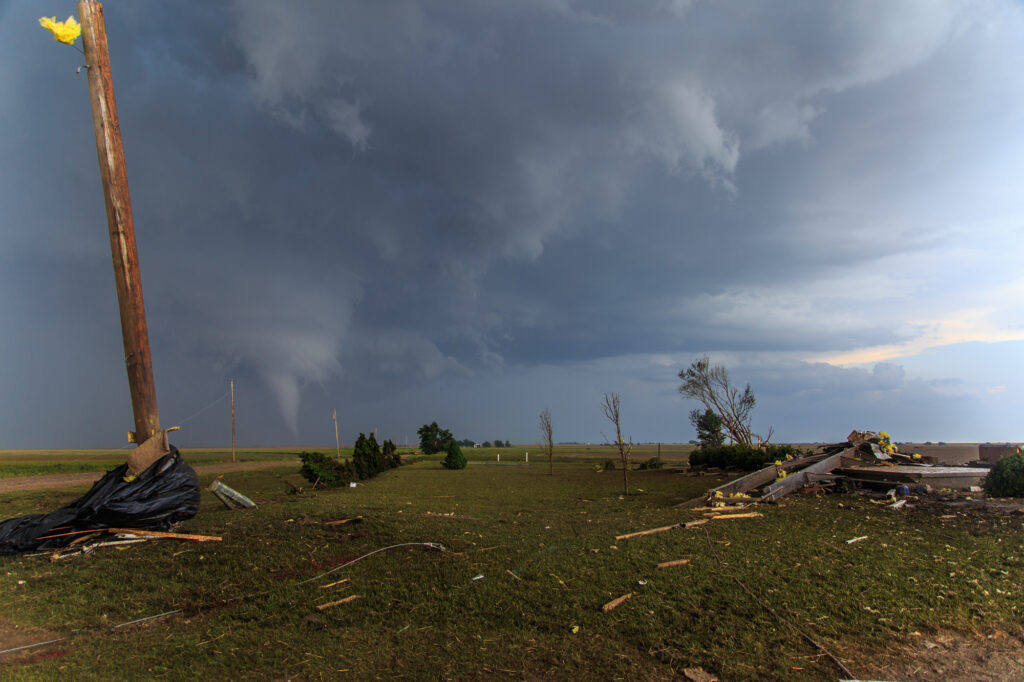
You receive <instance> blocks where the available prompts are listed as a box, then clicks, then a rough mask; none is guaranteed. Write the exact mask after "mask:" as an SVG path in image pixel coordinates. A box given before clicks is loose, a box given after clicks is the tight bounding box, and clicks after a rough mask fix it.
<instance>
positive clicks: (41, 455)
mask: <svg viewBox="0 0 1024 682" xmlns="http://www.w3.org/2000/svg"><path fill="white" fill-rule="evenodd" d="M693 448H694V446H692V445H685V444H683V445H680V444H672V445H669V444H665V445H662V446H661V458H662V460H663V461H664V462H665V463H666V464H674V465H678V464H685V463H686V461H687V457H689V454H690V451H692V450H693ZM303 450H310V451H317V452H323V453H326V454H335V452H336V449H335V448H333V447H327V448H314V447H310V448H298V447H295V448H279V447H269V448H245V449H236V451H235V458H236V461H238V462H274V461H282V460H288V459H292V458H296V459H297V457H298V454H299V453H300V452H302V451H303ZM398 451H399V453H401V454H403V455H411V454H413V453H415V452H417V449H416V448H413V447H399V448H398ZM181 452H182V455H183V456H184V457H185V459H186V460H187V461H188V462H189V463H190V464H196V465H198V464H220V463H224V462H230V461H231V448H194V449H192V448H185V449H183V450H182V451H181ZM463 452H464V453H465V455H466V459H468V460H469V461H471V462H473V461H476V462H486V461H497V460H498V457H499V456H500V458H501V460H502V461H504V462H506V463H511V462H516V461H519V462H523V461H525V460H526V459H527V454H529V459H530V460H531V461H532V462H534V463H539V462H540V461H541V459H543V458H544V457H546V455H544V453H543V452H542V450H541V446H539V445H514V446H512V447H510V448H463ZM128 453H129V450H128V449H123V450H0V478H11V477H16V476H42V475H47V474H75V473H84V472H92V471H108V470H110V469H113V468H114V467H116V466H118V465H120V464H123V463H124V461H125V458H126V457H127V456H128ZM657 455H658V446H657V445H636V446H634V447H633V454H632V457H631V460H632V461H633V462H634V463H639V462H642V461H644V460H647V459H649V458H651V457H656V456H657ZM341 456H342V457H344V458H348V457H351V456H352V448H351V447H343V448H341ZM555 458H556V459H573V460H579V459H584V460H593V461H594V462H597V463H600V462H604V461H605V460H607V459H612V460H615V461H616V462H617V461H618V459H619V454H618V452H617V451H616V450H615V449H614V447H612V446H610V445H557V446H555ZM545 461H546V460H545Z"/></svg>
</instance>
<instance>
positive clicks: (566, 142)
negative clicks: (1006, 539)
mask: <svg viewBox="0 0 1024 682" xmlns="http://www.w3.org/2000/svg"><path fill="white" fill-rule="evenodd" d="M105 9H106V18H107V27H108V34H109V43H110V49H111V62H112V71H113V75H114V82H115V87H116V89H117V96H118V106H119V113H120V119H121V126H122V133H123V135H124V141H125V149H126V156H127V165H128V176H129V181H130V184H131V190H132V200H133V206H134V212H135V222H136V229H137V233H138V242H139V249H140V257H141V261H142V272H143V283H144V288H145V293H146V303H147V312H148V316H149V324H150V334H151V338H152V343H153V357H154V366H155V372H156V382H157V389H158V397H159V399H160V405H161V415H162V420H163V421H164V422H165V423H167V424H173V423H177V421H184V422H185V423H184V424H183V426H184V427H185V428H184V429H183V431H182V432H181V438H180V439H179V440H180V441H181V443H182V444H183V445H190V444H191V445H195V444H211V445H213V444H223V443H224V442H225V440H226V438H227V431H226V427H225V420H224V419H223V412H224V410H223V409H221V408H222V407H223V405H222V402H223V396H224V392H225V390H226V385H227V382H228V380H229V379H232V378H233V379H235V380H236V385H237V386H238V391H239V415H240V431H239V432H240V436H241V440H242V441H243V442H245V443H249V444H253V445H256V444H285V443H309V444H316V443H319V442H328V441H329V440H330V438H331V437H332V436H333V431H332V427H331V425H330V420H329V416H330V414H331V410H332V409H334V408H335V407H336V408H337V409H338V411H339V415H343V423H344V424H345V427H346V429H348V430H347V431H346V433H347V434H348V435H350V436H354V433H353V431H354V432H358V431H369V430H372V429H375V428H379V429H380V430H381V433H382V435H384V436H385V437H388V436H390V437H394V438H396V439H397V440H399V441H400V442H401V441H402V439H403V438H404V437H405V436H407V435H408V434H411V433H414V431H415V428H416V427H417V426H418V425H419V424H422V423H424V422H428V421H432V420H435V419H437V420H438V421H440V422H443V423H445V424H446V425H450V427H452V428H453V429H454V430H455V431H456V433H457V434H458V435H459V436H460V437H463V436H465V437H471V438H477V439H480V440H483V439H493V438H502V439H505V438H511V439H513V440H517V441H524V442H529V441H532V440H534V439H536V438H537V433H536V430H537V427H536V414H537V413H538V412H539V411H540V410H541V409H543V408H544V407H549V408H550V409H551V412H552V415H553V416H554V418H555V426H556V433H555V437H556V440H599V439H600V434H599V430H600V428H603V426H602V425H601V424H600V414H599V412H598V410H597V404H598V402H599V399H600V395H601V393H602V392H604V391H618V392H620V393H621V394H622V395H623V406H624V412H625V414H626V415H629V414H631V413H632V416H633V418H634V419H635V426H634V427H633V428H634V429H635V430H634V431H633V436H634V438H635V439H637V440H664V441H669V440H687V439H688V438H690V437H692V430H691V429H690V427H689V425H688V424H687V423H686V413H687V411H688V409H689V407H690V406H688V405H686V404H684V403H683V402H682V400H681V399H680V398H679V397H678V395H677V394H676V392H675V385H676V384H677V383H678V381H677V379H676V373H677V372H678V371H679V369H680V368H681V367H684V366H686V365H687V364H689V362H690V361H691V360H692V359H693V358H694V357H696V356H698V355H699V354H702V353H704V352H711V353H712V354H713V355H714V357H716V358H718V359H720V360H721V361H723V362H726V363H727V364H729V366H730V368H732V370H733V372H734V374H735V375H736V377H737V378H738V379H739V380H740V381H742V382H746V381H750V382H751V383H752V385H753V387H754V389H755V392H757V393H758V394H759V395H760V396H761V397H762V400H761V405H760V407H759V412H755V415H756V419H757V421H759V422H764V423H762V424H756V425H755V426H756V427H757V428H760V429H762V430H767V426H768V425H769V422H770V425H771V426H774V428H775V431H776V434H777V439H780V437H781V439H782V440H785V439H790V440H802V439H823V440H834V439H838V438H841V437H842V436H844V435H845V433H846V432H848V430H849V429H850V428H854V427H856V428H886V429H887V430H889V431H890V432H892V433H893V434H894V436H895V437H897V438H899V439H902V440H912V439H920V440H924V439H931V440H939V439H945V440H957V439H960V440H990V439H992V440H995V439H1005V438H1013V437H1017V438H1020V437H1021V436H1020V434H1019V427H1017V426H1016V425H1015V423H1012V422H1011V421H1009V420H1002V419H1000V418H997V417H996V415H999V414H1010V413H1012V409H1010V408H1009V407H1008V406H1017V407H1021V406H1024V397H1022V391H1024V373H1022V372H1024V370H1022V369H1021V368H1020V363H1017V364H1016V365H1014V363H1013V362H1012V361H1010V360H1008V358H1012V357H1013V356H1014V353H1019V351H1020V345H1021V341H1022V340H1024V306H1022V305H1021V303H1020V301H1021V300H1022V299H1021V298H1020V297H1019V296H1016V294H1015V293H1014V292H1019V291H1020V290H1021V285H1022V278H1021V275H1020V274H1019V260H1020V254H1021V252H1022V249H1021V247H1022V245H1024V232H1022V226H1021V221H1020V218H1019V216H1020V215H1021V214H1022V212H1021V208H1022V206H1021V201H1022V200H1021V198H1020V197H1021V195H1020V192H1019V188H1020V186H1021V184H1022V181H1024V166H1022V164H1021V162H1020V159H1021V158H1024V154H1022V152H1024V137H1022V133H1021V132H1020V131H1019V121H1020V120H1021V114H1022V113H1024V82H1022V81H1021V80H1020V78H1019V74H1018V73H1017V72H1018V68H1017V65H1019V63H1020V59H1021V57H1022V56H1024V54H1022V52H1024V48H1022V47H1021V46H1022V45H1024V10H1022V8H1021V7H1020V6H1019V5H1018V4H1016V3H1013V2H1010V1H1009V0H1007V1H1000V0H990V1H986V2H970V3H968V2H933V1H922V2H904V3H888V2H873V3H872V2H869V3H844V2H783V3H772V4H759V3H749V2H714V3H712V2H702V1H700V0H695V1H693V2H679V1H675V2H670V1H657V0H651V1H649V2H633V3H626V4H623V3H616V2H597V1H594V2H572V1H570V0H533V1H530V2H518V3H507V2H492V1H484V2H474V3H448V2H438V3H422V2H389V3H339V2H334V1H328V0H300V1H298V2H294V3H288V4H282V3H276V2H269V1H267V0H247V1H246V2H241V1H238V2H229V3H198V2H186V3H179V4H178V5H176V6H174V7H173V8H172V7H169V6H166V5H164V4H160V3H156V2H137V3H130V4H123V5H122V4H115V3H108V5H107V7H106V8H105ZM73 11H74V5H73V3H70V2H63V1H62V2H54V3H52V4H51V5H45V4H43V5H41V4H39V3H37V2H32V3H30V2H27V1H24V0H15V2H13V3H10V4H8V5H7V6H6V8H5V9H0V55H2V56H3V58H4V63H5V64H6V65H7V68H6V73H5V75H4V78H3V79H0V122H2V123H3V124H4V129H5V130H8V131H15V132H14V134H10V135H7V136H5V137H4V138H3V139H0V158H2V159H3V165H2V167H0V168H2V170H0V173H2V177H0V180H2V181H0V205H2V206H3V208H4V210H3V222H2V225H0V319H2V320H3V325H4V332H3V334H0V358H2V359H3V360H2V369H0V380H2V384H3V386H4V387H5V388H4V391H3V392H2V394H0V408H2V409H0V447H30V446H36V447H45V446H65V447H71V446H86V445H93V446H97V447H111V446H117V445H120V443H119V441H118V437H117V435H116V434H119V433H121V432H122V431H123V430H125V428H127V427H128V426H129V425H130V423H131V418H130V412H129V409H130V408H129V407H128V405H129V403H128V397H127V383H126V381H125V380H124V379H125V376H124V369H123V361H122V359H121V357H120V354H121V349H120V335H119V329H118V327H117V312H116V301H115V299H114V291H113V287H112V283H111V281H110V261H109V253H108V251H107V239H106V235H105V216H104V212H103V203H102V195H101V192H100V187H99V182H98V174H97V172H96V161H95V154H94V150H95V147H94V142H93V139H92V125H91V118H90V113H89V107H88V94H87V88H86V82H85V78H84V77H82V76H77V77H76V75H75V70H76V68H77V67H78V66H79V65H80V64H81V61H82V57H81V55H80V54H79V53H77V52H75V51H74V50H73V49H71V48H68V47H66V46H63V45H57V44H55V43H54V42H53V41H52V40H50V39H49V37H48V36H47V35H46V34H45V33H44V32H42V31H41V30H40V29H38V26H37V25H36V18H37V15H39V14H40V13H42V14H46V15H54V14H56V15H59V16H66V15H67V14H68V13H71V12H73ZM967 332H971V333H967ZM956 344H968V346H967V347H968V348H972V349H974V351H973V352H974V353H976V354H978V355H977V357H982V358H988V361H989V362H992V363H996V362H998V363H999V368H1000V369H999V370H993V371H992V372H991V374H992V376H991V377H989V373H988V372H986V371H982V370H979V368H978V367H977V366H975V364H974V363H971V362H967V361H965V360H961V361H960V362H959V364H958V363H953V364H949V363H942V364H941V365H936V364H930V363H929V361H928V358H929V357H931V356H929V352H930V351H929V349H930V348H939V349H941V348H944V347H947V346H952V345H956ZM886 349H887V350H886ZM851 354H853V355H851ZM854 355H855V357H854ZM982 364H984V363H982ZM982 375H984V377H985V378H984V380H982V379H981V376H982ZM997 386H1002V387H1003V388H1002V390H998V391H996V392H995V393H992V392H990V389H992V388H994V387H997ZM951 387H954V388H951ZM955 387H960V388H955ZM824 406H827V413H826V408H825V407H824ZM207 407H209V409H206V408H207ZM56 415H61V416H60V418H57V417H56ZM979 415H981V416H979ZM882 421H884V422H885V423H884V424H882V423H878V422H882ZM844 424H845V425H846V426H843V425H844ZM901 426H902V427H903V428H904V429H905V430H904V431H902V432H901Z"/></svg>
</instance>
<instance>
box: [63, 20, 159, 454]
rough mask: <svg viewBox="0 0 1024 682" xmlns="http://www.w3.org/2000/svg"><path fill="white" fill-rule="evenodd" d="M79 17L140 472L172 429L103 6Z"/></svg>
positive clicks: (135, 452) (132, 437)
mask: <svg viewBox="0 0 1024 682" xmlns="http://www.w3.org/2000/svg"><path fill="white" fill-rule="evenodd" d="M78 19H79V21H80V23H81V24H82V47H83V49H84V52H85V61H86V64H87V69H88V75H89V98H90V99H91V101H92V120H93V126H94V128H95V132H96V155H97V157H98V159H99V164H100V180H101V181H102V183H103V198H104V202H105V203H106V207H107V227H108V228H109V231H110V252H111V255H112V257H113V261H114V280H115V284H116V286H117V302H118V306H119V308H120V311H121V334H122V337H123V339H124V359H125V364H126V365H127V369H128V386H129V388H130V389H131V398H132V413H133V415H134V417H135V431H134V432H130V433H129V440H131V441H134V442H135V443H138V444H139V448H137V449H136V450H135V451H133V453H132V454H131V455H130V456H129V458H128V466H129V468H130V469H131V470H132V473H135V474H138V473H141V472H142V471H144V470H145V468H146V467H148V466H149V464H150V463H152V462H153V461H155V460H156V459H157V457H159V456H160V455H163V454H164V453H166V452H167V449H168V447H167V434H166V432H165V431H163V430H162V429H161V428H160V417H159V415H158V414H157V408H156V385H155V383H154V381H153V363H152V360H151V358H150V353H149V331H148V330H147V328H146V310H145V306H144V305H143V302H142V279H141V277H140V274H139V255H138V251H137V249H136V246H135V224H134V222H133V220H132V205H131V199H130V197H129V194H128V174H127V171H126V170H125V164H124V147H123V146H122V144H121V126H120V124H119V122H118V119H117V103H116V102H115V100H114V84H113V81H112V80H111V76H110V55H109V54H108V53H107V29H106V25H105V23H104V21H103V5H102V4H100V3H99V2H93V1H92V0H81V1H80V2H79V3H78Z"/></svg>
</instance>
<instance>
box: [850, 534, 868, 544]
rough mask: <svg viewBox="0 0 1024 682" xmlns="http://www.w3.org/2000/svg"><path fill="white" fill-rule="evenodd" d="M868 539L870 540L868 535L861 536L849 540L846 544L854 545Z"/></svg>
mask: <svg viewBox="0 0 1024 682" xmlns="http://www.w3.org/2000/svg"><path fill="white" fill-rule="evenodd" d="M867 539H868V536H867V535H861V536H860V537H859V538H850V539H849V540H847V541H846V544H848V545H852V544H853V543H855V542H860V541H861V540H867Z"/></svg>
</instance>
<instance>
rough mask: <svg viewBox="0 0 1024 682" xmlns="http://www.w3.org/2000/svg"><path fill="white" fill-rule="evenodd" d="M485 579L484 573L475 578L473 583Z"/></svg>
mask: <svg viewBox="0 0 1024 682" xmlns="http://www.w3.org/2000/svg"><path fill="white" fill-rule="evenodd" d="M483 579H484V574H483V573H481V574H480V575H475V576H473V582H476V581H477V580H483Z"/></svg>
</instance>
